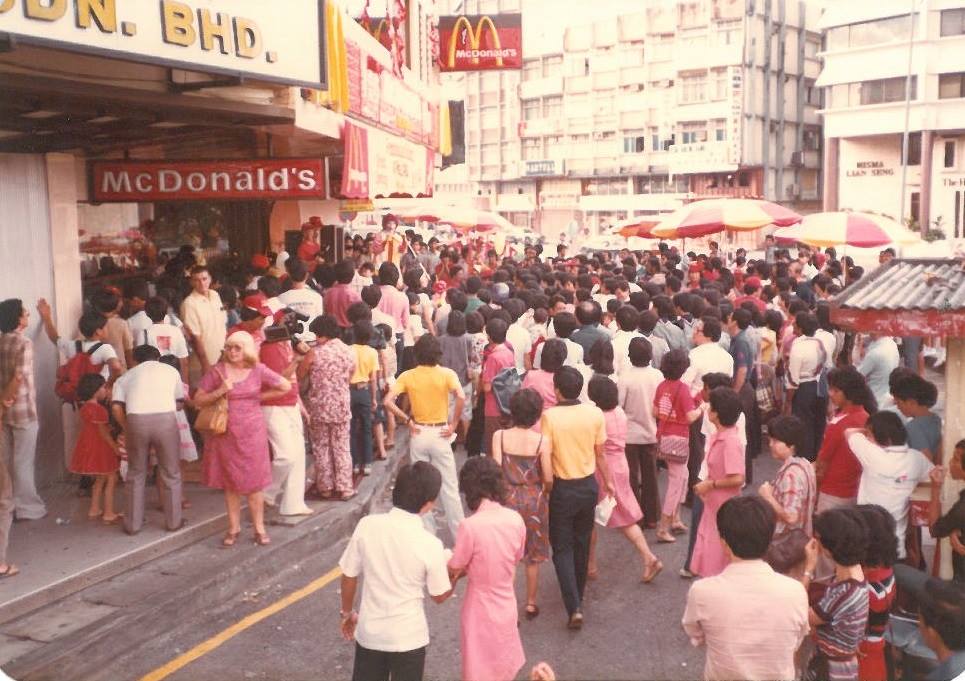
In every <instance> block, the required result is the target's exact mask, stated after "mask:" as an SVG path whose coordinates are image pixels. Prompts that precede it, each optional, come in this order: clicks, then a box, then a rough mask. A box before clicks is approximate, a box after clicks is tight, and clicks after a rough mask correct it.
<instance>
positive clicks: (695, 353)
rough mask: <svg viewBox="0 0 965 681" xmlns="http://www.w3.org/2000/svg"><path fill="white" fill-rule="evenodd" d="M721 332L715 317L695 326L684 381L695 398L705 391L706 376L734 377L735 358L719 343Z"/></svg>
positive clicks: (706, 318) (699, 322)
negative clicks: (692, 345) (721, 375)
mask: <svg viewBox="0 0 965 681" xmlns="http://www.w3.org/2000/svg"><path fill="white" fill-rule="evenodd" d="M721 331H722V329H721V325H720V320H719V319H716V318H714V317H703V318H701V319H700V321H698V322H696V323H695V324H694V330H693V343H694V348H693V350H691V351H690V353H689V357H690V367H689V368H688V369H687V371H686V373H684V376H683V379H682V380H683V382H684V383H685V384H686V385H687V386H689V387H690V394H691V395H694V396H695V397H696V396H697V394H699V393H700V391H701V390H703V389H704V374H710V373H721V374H727V375H728V376H733V375H734V358H733V356H731V354H730V353H729V352H727V351H726V350H724V348H722V347H721V346H720V343H719V341H720V334H721Z"/></svg>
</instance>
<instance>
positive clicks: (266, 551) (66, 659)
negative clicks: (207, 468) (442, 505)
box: [4, 438, 408, 681]
mask: <svg viewBox="0 0 965 681" xmlns="http://www.w3.org/2000/svg"><path fill="white" fill-rule="evenodd" d="M407 454H408V440H407V438H398V440H397V441H396V446H395V448H394V450H392V453H391V454H390V456H389V458H388V459H387V460H386V461H385V463H386V465H385V466H379V467H377V468H376V470H375V471H374V472H373V475H372V476H371V477H370V478H369V479H368V480H369V482H370V484H364V483H363V484H362V485H361V486H360V489H359V493H358V495H357V496H356V497H355V498H354V499H352V500H351V501H349V502H332V503H333V507H332V508H330V509H329V508H326V509H324V510H323V511H321V512H320V513H318V514H317V515H316V516H314V517H309V518H308V519H306V520H305V521H303V522H301V523H299V524H298V525H295V526H293V527H291V528H290V529H289V530H288V531H287V532H285V533H284V534H282V533H274V534H275V535H276V536H275V537H273V539H274V541H273V542H272V543H271V544H270V545H269V546H267V547H256V546H253V545H251V546H245V547H242V546H239V547H236V549H233V551H236V557H237V560H236V561H234V562H232V563H231V564H230V565H229V566H228V567H227V568H226V569H223V570H221V571H220V572H213V573H205V575H206V576H205V578H203V579H197V580H194V581H192V582H190V583H189V584H184V585H179V586H174V587H173V588H170V589H167V590H165V591H163V592H161V593H158V594H152V595H151V596H150V598H148V599H146V600H144V601H141V602H140V603H138V604H137V605H134V606H132V607H129V608H126V610H127V612H125V611H124V610H120V611H118V612H116V613H113V614H112V615H110V616H108V617H105V618H103V619H101V620H99V621H97V622H94V623H92V624H90V625H88V626H86V627H84V628H82V629H80V630H78V631H76V632H73V633H72V634H70V635H68V636H65V637H64V638H62V639H57V640H54V641H52V642H50V643H49V644H47V645H44V646H42V647H40V648H38V649H37V650H34V651H31V652H28V653H26V654H25V655H22V656H21V657H19V658H16V659H14V660H12V661H11V662H10V663H9V664H7V665H6V666H5V668H4V671H5V672H6V673H7V674H8V675H10V676H11V677H13V678H15V679H19V680H21V681H71V680H73V679H77V680H81V679H82V680H84V681H96V680H98V679H104V680H105V681H108V680H109V681H116V670H117V669H118V665H121V666H122V665H123V661H124V660H125V659H130V658H132V657H135V656H136V655H137V648H138V645H139V644H140V643H141V642H142V641H144V640H146V639H151V638H155V637H159V636H163V635H167V634H170V633H171V631H172V628H176V626H177V625H176V624H175V625H174V626H173V627H172V622H174V623H177V622H183V621H184V619H185V614H186V613H195V614H199V613H201V612H202V611H204V610H205V609H207V608H213V607H216V606H220V605H222V604H223V603H224V602H225V601H226V600H229V599H230V598H232V597H234V596H237V595H239V594H241V593H242V592H243V591H245V590H246V589H249V588H251V586H252V585H253V584H257V583H258V582H260V581H262V580H264V579H267V578H269V577H271V576H272V575H274V574H276V573H278V572H280V571H282V570H284V569H285V568H287V567H289V566H292V565H295V564H297V563H300V562H302V561H305V560H307V559H310V558H312V557H313V556H316V555H317V554H318V553H319V552H320V551H321V550H322V549H324V548H327V547H329V546H331V545H333V544H335V543H337V542H338V541H340V540H342V539H344V538H345V537H347V536H348V534H349V533H350V532H351V531H352V529H353V528H354V527H355V525H356V524H357V523H358V521H359V520H360V519H361V518H362V517H364V516H365V515H367V514H368V512H369V509H370V508H371V507H372V505H373V503H374V502H376V501H377V500H378V499H380V498H381V497H382V496H383V495H384V494H385V492H386V491H387V490H388V489H389V488H390V487H391V485H392V483H393V482H394V480H395V474H396V472H397V471H398V468H399V466H400V465H401V464H402V462H403V460H404V459H406V458H407ZM212 522H215V521H214V520H213V521H212ZM215 525H216V527H217V529H221V527H222V526H223V520H222V521H221V522H220V523H218V522H216V523H215ZM216 531H217V530H215V532H216ZM209 536H211V534H210V533H209V534H205V536H204V538H207V537H209ZM279 538H280V539H281V540H280V541H279ZM239 549H240V550H239ZM212 550H220V549H214V548H213V549H212ZM128 569H130V566H128V567H127V568H125V570H128ZM115 574H116V573H115ZM76 597H78V598H80V599H84V592H83V591H81V592H80V593H78V594H77V595H76ZM84 600H86V599H84ZM90 602H91V603H98V602H99V601H98V599H96V598H92V599H91V600H90ZM50 607H56V604H55V605H53V606H50ZM108 663H110V667H111V669H113V670H114V671H113V675H111V672H109V671H108V670H107V669H106V667H107V664H108Z"/></svg>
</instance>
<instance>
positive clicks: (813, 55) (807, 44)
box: [804, 40, 821, 59]
mask: <svg viewBox="0 0 965 681" xmlns="http://www.w3.org/2000/svg"><path fill="white" fill-rule="evenodd" d="M820 51H821V43H820V42H818V41H817V40H805V41H804V58H805V59H817V58H818V52H820Z"/></svg>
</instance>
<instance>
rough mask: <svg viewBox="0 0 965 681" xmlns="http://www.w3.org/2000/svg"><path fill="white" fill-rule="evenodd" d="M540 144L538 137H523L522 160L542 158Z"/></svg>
mask: <svg viewBox="0 0 965 681" xmlns="http://www.w3.org/2000/svg"><path fill="white" fill-rule="evenodd" d="M542 152H543V149H542V144H540V140H538V139H524V140H523V160H524V161H538V160H540V158H542Z"/></svg>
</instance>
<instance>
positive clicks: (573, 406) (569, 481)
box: [540, 367, 613, 629]
mask: <svg viewBox="0 0 965 681" xmlns="http://www.w3.org/2000/svg"><path fill="white" fill-rule="evenodd" d="M553 387H554V389H555V390H556V399H557V403H556V406H555V407H550V408H549V409H547V410H546V411H545V412H543V418H542V420H541V421H540V423H541V430H542V432H543V437H544V438H545V439H546V440H548V441H549V443H550V446H551V447H552V450H553V455H552V461H553V468H552V470H549V471H547V470H544V471H543V478H544V482H545V483H546V484H547V485H552V489H551V491H550V514H549V516H550V517H549V521H550V529H549V533H550V545H551V546H552V547H553V566H554V567H555V568H556V579H557V581H558V582H559V583H560V592H562V594H563V604H564V605H565V606H566V612H567V614H568V615H569V616H570V620H569V623H568V625H567V626H568V627H569V628H570V629H580V628H581V627H582V626H583V589H584V587H585V586H586V573H587V568H588V561H589V558H590V535H591V534H592V533H593V514H594V510H595V508H596V500H597V495H598V491H599V487H598V485H597V481H596V469H597V467H599V468H600V475H601V478H602V479H603V480H604V481H605V484H606V489H607V493H608V494H609V495H610V496H612V495H613V482H612V479H611V478H610V473H609V471H608V470H607V468H606V458H605V457H604V453H603V443H604V442H606V421H605V420H604V417H603V412H602V411H600V409H599V408H598V407H597V406H596V405H593V404H583V403H581V402H580V400H579V398H580V392H581V391H582V389H583V375H582V374H581V373H580V372H579V371H577V370H576V369H574V368H573V367H563V368H562V369H560V370H559V371H557V372H556V374H555V375H554V376H553Z"/></svg>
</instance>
